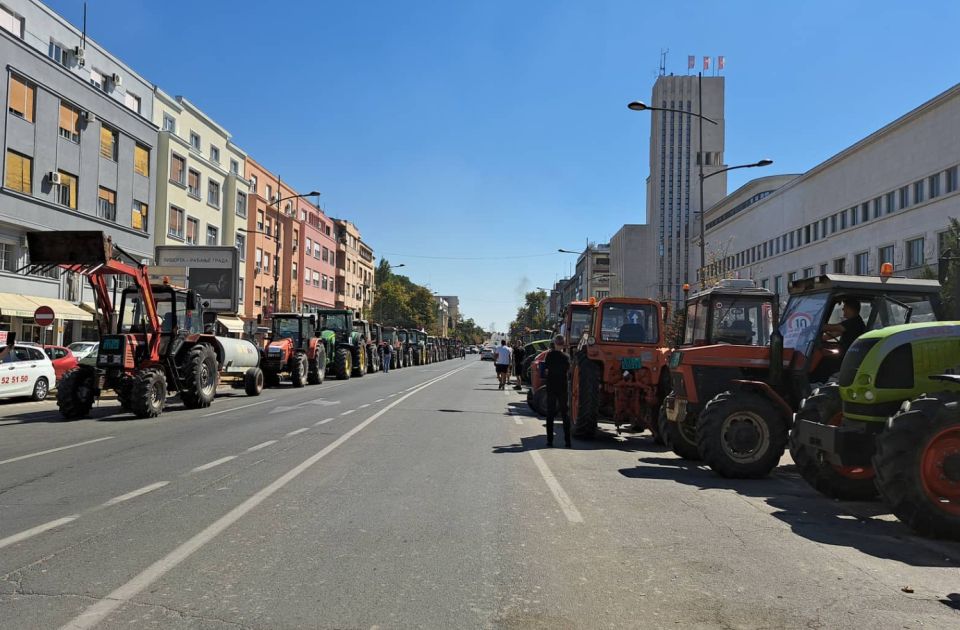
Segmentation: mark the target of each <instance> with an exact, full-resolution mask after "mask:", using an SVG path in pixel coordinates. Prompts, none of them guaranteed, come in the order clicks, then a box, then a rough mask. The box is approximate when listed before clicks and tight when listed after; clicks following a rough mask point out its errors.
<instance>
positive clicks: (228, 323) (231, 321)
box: [217, 315, 243, 334]
mask: <svg viewBox="0 0 960 630" xmlns="http://www.w3.org/2000/svg"><path fill="white" fill-rule="evenodd" d="M217 321H218V322H220V323H221V324H223V327H224V328H226V329H227V330H229V331H230V332H232V333H236V334H242V333H243V320H242V319H240V318H239V317H234V316H233V315H217Z"/></svg>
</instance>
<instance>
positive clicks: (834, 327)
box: [823, 298, 867, 356]
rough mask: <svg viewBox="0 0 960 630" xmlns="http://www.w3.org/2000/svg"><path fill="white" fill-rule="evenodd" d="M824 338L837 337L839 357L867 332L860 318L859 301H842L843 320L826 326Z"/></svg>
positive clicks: (851, 299) (852, 299)
mask: <svg viewBox="0 0 960 630" xmlns="http://www.w3.org/2000/svg"><path fill="white" fill-rule="evenodd" d="M823 332H824V337H839V338H840V352H841V356H842V355H844V354H846V353H847V350H849V349H850V346H851V344H853V342H854V341H856V340H857V337H859V336H860V335H862V334H863V333H865V332H867V325H866V324H865V323H864V322H863V318H862V317H860V300H857V299H855V298H847V299H846V300H844V301H843V320H842V321H841V322H840V323H839V324H826V325H825V326H824V327H823Z"/></svg>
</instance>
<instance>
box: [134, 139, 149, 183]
mask: <svg viewBox="0 0 960 630" xmlns="http://www.w3.org/2000/svg"><path fill="white" fill-rule="evenodd" d="M133 172H134V173H136V174H138V175H143V176H144V177H150V149H148V148H147V147H145V146H143V145H142V144H136V145H134V146H133Z"/></svg>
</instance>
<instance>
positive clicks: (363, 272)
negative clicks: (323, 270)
mask: <svg viewBox="0 0 960 630" xmlns="http://www.w3.org/2000/svg"><path fill="white" fill-rule="evenodd" d="M334 224H335V225H336V232H337V284H336V287H337V308H349V309H353V310H354V311H358V312H360V313H361V314H367V313H370V312H371V310H372V305H373V292H374V283H373V250H372V249H371V248H370V247H369V246H368V245H367V244H366V243H364V242H363V239H362V238H361V236H360V230H359V229H357V226H356V225H354V224H353V223H352V222H350V221H348V220H346V219H334Z"/></svg>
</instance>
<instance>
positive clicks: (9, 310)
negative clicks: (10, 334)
mask: <svg viewBox="0 0 960 630" xmlns="http://www.w3.org/2000/svg"><path fill="white" fill-rule="evenodd" d="M38 306H39V304H37V303H36V302H31V301H30V300H28V299H27V298H26V297H24V296H22V295H18V294H16V293H0V315H8V316H10V317H33V312H34V311H36V310H37V307H38Z"/></svg>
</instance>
